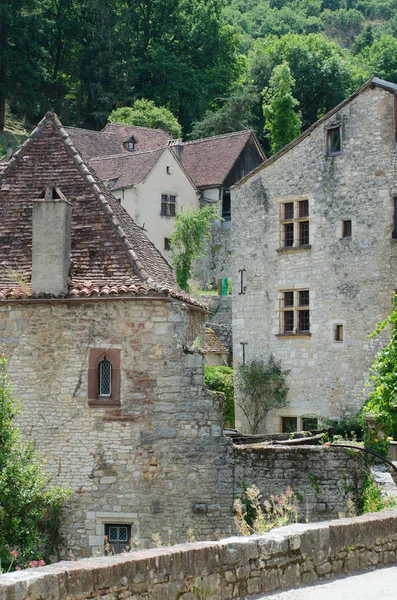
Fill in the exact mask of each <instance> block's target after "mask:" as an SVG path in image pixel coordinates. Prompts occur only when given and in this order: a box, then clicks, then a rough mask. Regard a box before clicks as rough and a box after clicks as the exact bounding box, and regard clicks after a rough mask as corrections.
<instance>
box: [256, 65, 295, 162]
mask: <svg viewBox="0 0 397 600" xmlns="http://www.w3.org/2000/svg"><path fill="white" fill-rule="evenodd" d="M294 84H295V81H294V79H293V77H292V76H291V71H290V68H289V66H288V63H286V62H283V63H282V64H281V65H278V66H277V67H275V68H274V71H273V74H272V77H271V79H270V86H269V89H268V90H265V93H264V104H263V113H264V116H265V119H266V123H265V130H266V131H268V132H269V136H270V140H271V150H272V153H273V154H274V153H275V152H278V150H280V148H283V147H284V146H286V145H287V144H288V143H289V142H290V141H291V140H293V139H294V138H296V137H297V136H298V135H299V133H300V131H301V125H302V121H301V118H300V115H299V113H297V112H295V108H296V107H297V106H298V104H299V102H298V101H297V100H295V98H294V97H293V96H292V94H291V90H292V88H293V86H294Z"/></svg>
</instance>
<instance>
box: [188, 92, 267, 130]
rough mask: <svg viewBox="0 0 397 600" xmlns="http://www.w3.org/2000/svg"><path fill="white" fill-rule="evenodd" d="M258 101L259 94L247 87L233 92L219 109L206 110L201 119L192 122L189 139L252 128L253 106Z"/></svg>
mask: <svg viewBox="0 0 397 600" xmlns="http://www.w3.org/2000/svg"><path fill="white" fill-rule="evenodd" d="M258 102H259V95H258V94H256V93H255V92H253V91H250V90H248V89H241V90H239V91H237V92H235V93H233V94H232V95H231V96H229V98H227V99H226V100H225V103H224V104H223V106H222V107H221V108H220V109H219V110H216V111H215V110H212V111H207V112H206V113H205V115H204V118H203V119H202V120H201V121H197V122H196V123H193V129H192V132H191V133H190V135H189V136H188V137H189V139H191V140H195V139H199V138H204V137H211V136H214V135H221V134H223V133H231V132H233V131H241V130H243V129H254V128H255V115H254V108H255V105H256V104H257V103H258Z"/></svg>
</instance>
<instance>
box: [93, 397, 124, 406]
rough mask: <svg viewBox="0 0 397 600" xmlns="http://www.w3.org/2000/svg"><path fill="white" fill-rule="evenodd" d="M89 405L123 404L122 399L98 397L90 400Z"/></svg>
mask: <svg viewBox="0 0 397 600" xmlns="http://www.w3.org/2000/svg"><path fill="white" fill-rule="evenodd" d="M88 406H94V407H97V406H105V407H106V406H121V402H120V400H113V399H112V398H96V399H93V400H88Z"/></svg>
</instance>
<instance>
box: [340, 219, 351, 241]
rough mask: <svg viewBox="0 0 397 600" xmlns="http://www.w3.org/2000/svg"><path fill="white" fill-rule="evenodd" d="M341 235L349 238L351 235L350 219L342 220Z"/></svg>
mask: <svg viewBox="0 0 397 600" xmlns="http://www.w3.org/2000/svg"><path fill="white" fill-rule="evenodd" d="M342 237H343V238H351V237H352V222H351V220H350V219H348V220H346V221H342Z"/></svg>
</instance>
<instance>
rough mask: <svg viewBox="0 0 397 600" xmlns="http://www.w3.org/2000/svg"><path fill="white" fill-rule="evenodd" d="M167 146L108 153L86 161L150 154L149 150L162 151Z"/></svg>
mask: <svg viewBox="0 0 397 600" xmlns="http://www.w3.org/2000/svg"><path fill="white" fill-rule="evenodd" d="M166 148H168V146H161V147H160V148H153V149H152V150H138V151H134V152H120V153H119V154H109V155H106V156H93V157H92V158H90V160H89V161H88V162H91V161H92V160H108V159H109V158H132V157H133V156H141V155H142V154H150V153H151V152H160V151H161V152H163V151H164V150H165V149H166Z"/></svg>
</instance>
